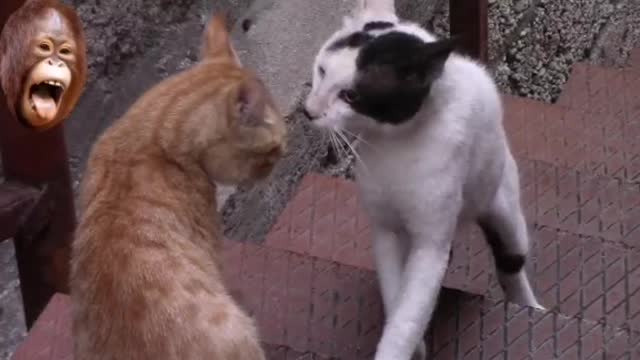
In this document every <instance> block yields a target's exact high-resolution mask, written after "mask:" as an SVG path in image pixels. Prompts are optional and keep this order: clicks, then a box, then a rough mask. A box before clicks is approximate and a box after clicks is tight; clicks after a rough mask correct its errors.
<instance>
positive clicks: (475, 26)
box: [449, 0, 489, 64]
mask: <svg viewBox="0 0 640 360" xmlns="http://www.w3.org/2000/svg"><path fill="white" fill-rule="evenodd" d="M488 16H489V3H488V0H449V27H450V32H451V35H460V37H461V39H460V48H461V50H462V51H463V52H465V53H467V54H468V55H471V56H473V57H474V58H476V59H478V60H480V61H482V62H483V63H485V64H486V63H487V62H488V58H489V56H488V48H489V23H488Z"/></svg>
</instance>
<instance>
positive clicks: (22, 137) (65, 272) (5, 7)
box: [0, 0, 76, 328]
mask: <svg viewBox="0 0 640 360" xmlns="http://www.w3.org/2000/svg"><path fill="white" fill-rule="evenodd" d="M22 3H23V0H2V1H0V27H3V26H4V24H5V22H6V20H7V18H8V17H9V15H10V14H11V13H13V12H14V11H15V10H16V9H18V8H19V7H20V6H21V5H22ZM0 152H1V153H2V165H3V168H4V175H5V177H6V179H7V180H9V181H12V182H17V183H20V184H23V185H26V186H32V187H34V188H37V189H40V190H42V191H43V192H44V193H43V195H42V200H41V201H40V202H39V203H38V205H37V206H36V209H34V211H33V212H32V213H31V214H30V215H29V216H28V218H27V219H25V222H24V223H23V225H22V226H21V227H20V229H18V231H17V234H16V235H15V236H14V244H15V248H16V258H17V262H18V272H19V274H20V286H21V291H22V299H23V303H24V311H25V317H26V323H27V327H28V328H31V326H32V325H33V323H34V321H35V320H36V319H37V317H38V316H39V315H40V313H41V312H42V310H43V309H44V308H45V306H46V305H47V303H48V302H49V299H51V297H52V296H53V294H54V293H55V292H66V293H68V276H69V255H70V244H71V238H72V235H73V231H74V228H75V221H76V219H75V209H74V203H73V190H72V187H71V174H70V170H69V163H68V157H67V147H66V143H65V137H64V129H63V126H62V125H58V126H56V127H55V128H53V129H50V130H47V131H44V132H37V131H33V130H31V129H28V128H26V127H24V126H22V125H21V124H20V122H19V121H17V120H16V119H15V118H13V117H12V116H11V115H10V113H9V111H8V109H7V104H6V99H5V97H4V94H2V92H1V91H0Z"/></svg>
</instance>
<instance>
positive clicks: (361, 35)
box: [327, 31, 373, 51]
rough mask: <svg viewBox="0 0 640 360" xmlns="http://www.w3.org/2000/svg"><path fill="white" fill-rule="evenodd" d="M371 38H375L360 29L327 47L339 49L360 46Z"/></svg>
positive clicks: (333, 49)
mask: <svg viewBox="0 0 640 360" xmlns="http://www.w3.org/2000/svg"><path fill="white" fill-rule="evenodd" d="M371 40H373V35H371V34H368V33H366V32H364V31H358V32H354V33H353V34H350V35H347V36H345V37H342V38H340V39H338V40H336V41H335V42H334V43H333V44H331V45H329V47H328V48H327V49H328V50H329V51H337V50H341V49H344V48H359V47H361V46H363V45H365V44H366V43H368V42H369V41H371Z"/></svg>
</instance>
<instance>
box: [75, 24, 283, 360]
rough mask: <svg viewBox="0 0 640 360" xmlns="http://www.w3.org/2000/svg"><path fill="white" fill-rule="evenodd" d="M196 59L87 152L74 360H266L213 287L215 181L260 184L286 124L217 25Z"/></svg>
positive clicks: (217, 239) (241, 317) (216, 282)
mask: <svg viewBox="0 0 640 360" xmlns="http://www.w3.org/2000/svg"><path fill="white" fill-rule="evenodd" d="M202 54H203V60H202V61H201V62H200V63H198V64H196V65H195V66H194V67H192V68H191V69H188V70H186V71H184V72H182V73H180V74H177V75H174V76H173V77H171V78H168V79H166V80H164V81H162V82H161V83H159V84H158V85H156V86H155V87H154V88H152V89H151V90H149V91H148V92H147V93H146V94H144V95H143V96H142V97H141V98H140V99H139V100H138V101H137V102H136V103H135V104H134V105H133V106H132V107H131V109H129V111H128V112H127V113H126V114H125V115H124V116H123V117H122V118H121V119H120V120H118V121H117V122H116V123H115V124H114V125H113V126H112V127H111V128H110V129H108V130H107V131H106V132H105V134H104V135H103V136H102V137H101V138H100V139H99V140H98V142H97V143H96V144H95V146H94V148H93V150H92V152H91V156H90V159H89V162H88V167H87V172H86V175H85V178H84V180H83V185H82V190H81V198H80V202H81V207H82V210H83V216H82V219H81V222H80V224H79V227H78V230H77V233H76V238H75V241H74V244H73V252H72V262H71V264H72V270H71V272H72V274H71V295H72V300H73V332H74V341H75V344H74V352H75V359H76V360H125V359H132V360H133V359H135V360H151V359H153V360H183V359H185V360H186V359H189V360H197V359H203V360H204V359H207V360H261V359H264V354H263V351H262V350H261V347H260V343H259V340H258V337H257V334H256V330H255V326H254V324H253V321H252V320H251V318H250V317H249V316H248V315H246V314H245V313H244V312H243V311H242V310H241V309H240V308H239V307H238V306H237V305H236V303H235V302H234V301H233V300H232V298H231V296H230V295H229V293H228V291H227V290H226V289H225V287H224V285H223V283H222V279H221V273H220V272H221V269H220V259H219V256H220V250H221V249H220V245H221V240H222V236H223V235H222V228H221V220H220V215H219V214H217V212H216V210H215V209H216V200H215V199H216V196H215V195H216V185H215V184H217V183H224V184H239V183H244V182H251V181H254V180H257V179H262V178H265V177H266V176H268V175H269V173H270V172H271V169H272V168H273V166H274V164H275V163H276V162H277V161H278V159H279V158H280V157H281V156H282V153H283V151H284V144H285V136H286V126H285V124H284V120H283V118H282V117H281V116H280V115H279V112H278V110H277V109H276V108H275V106H274V104H273V101H272V100H271V98H270V96H269V93H268V91H267V90H266V89H265V87H264V86H263V85H262V83H261V82H260V80H259V79H258V78H257V77H256V76H255V75H254V74H252V73H251V72H250V71H248V70H245V69H242V68H241V66H240V65H239V64H238V63H237V61H236V59H235V57H234V53H233V49H232V47H231V44H230V42H229V38H228V34H227V32H226V29H225V26H224V22H223V21H222V19H221V18H219V17H215V18H214V19H213V20H212V21H210V22H209V24H208V25H207V29H206V31H205V33H204V45H203V51H202Z"/></svg>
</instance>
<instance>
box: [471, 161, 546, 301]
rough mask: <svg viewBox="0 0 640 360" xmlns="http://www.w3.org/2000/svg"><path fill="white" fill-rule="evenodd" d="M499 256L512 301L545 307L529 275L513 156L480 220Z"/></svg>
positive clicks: (500, 273)
mask: <svg viewBox="0 0 640 360" xmlns="http://www.w3.org/2000/svg"><path fill="white" fill-rule="evenodd" d="M478 224H479V225H480V228H481V229H482V231H483V233H484V235H485V238H486V240H487V242H488V243H489V245H490V247H491V250H492V252H493V256H494V259H495V265H496V270H497V273H498V281H499V282H500V286H501V287H502V289H503V290H504V292H505V297H506V299H507V300H508V301H511V302H515V303H518V304H521V305H528V306H533V307H536V308H539V309H543V307H542V306H541V305H540V303H539V302H538V300H537V299H536V296H535V294H534V292H533V289H532V287H531V283H530V281H529V278H528V277H527V273H526V268H525V263H526V260H527V258H528V256H529V248H530V243H529V234H528V231H527V224H526V221H525V218H524V214H523V212H522V207H521V205H520V189H519V180H518V172H517V168H516V166H515V161H514V160H513V158H511V157H510V158H509V159H508V162H507V168H506V169H505V176H504V178H503V180H502V184H501V185H500V187H499V189H498V192H497V194H496V197H495V199H494V201H493V203H492V205H491V208H490V209H489V211H488V213H486V214H484V215H483V216H481V217H480V218H479V219H478Z"/></svg>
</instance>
